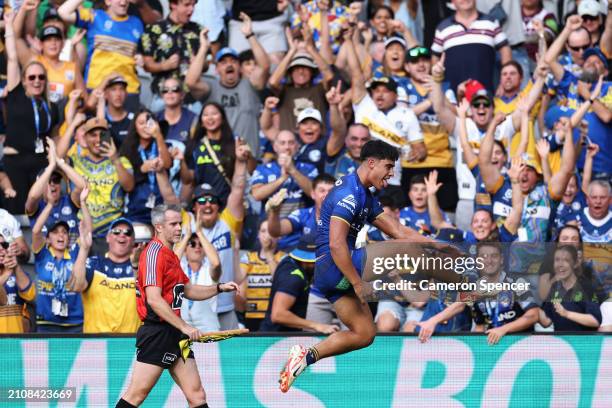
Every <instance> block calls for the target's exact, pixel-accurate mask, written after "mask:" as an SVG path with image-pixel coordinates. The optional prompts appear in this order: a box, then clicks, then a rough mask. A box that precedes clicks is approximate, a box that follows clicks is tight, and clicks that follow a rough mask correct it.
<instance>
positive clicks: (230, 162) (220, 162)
mask: <svg viewBox="0 0 612 408" xmlns="http://www.w3.org/2000/svg"><path fill="white" fill-rule="evenodd" d="M199 116H200V119H199V121H198V123H197V125H196V126H195V128H194V130H193V133H192V134H191V136H190V138H189V141H188V142H187V147H186V148H185V160H184V162H183V163H181V179H182V180H183V184H186V185H192V184H195V185H200V184H203V183H205V184H208V185H210V186H212V189H213V190H214V191H215V192H216V194H217V196H218V197H219V198H220V199H221V202H222V203H225V202H226V201H227V198H228V196H229V194H230V192H231V185H232V184H231V180H232V176H233V174H234V167H235V165H236V148H237V147H238V146H243V145H244V148H245V149H246V148H247V147H248V145H246V143H247V142H246V141H244V140H242V139H238V140H236V139H235V138H234V134H233V132H232V128H231V127H230V124H229V121H228V118H227V116H226V111H225V109H223V107H222V106H221V105H219V104H218V103H216V102H207V103H206V104H205V105H204V107H203V108H202V112H201V113H200V115H199ZM247 152H248V154H249V156H248V157H249V158H248V160H249V166H250V168H251V169H252V168H254V167H255V166H254V159H253V158H252V154H251V151H250V150H249V149H247Z"/></svg>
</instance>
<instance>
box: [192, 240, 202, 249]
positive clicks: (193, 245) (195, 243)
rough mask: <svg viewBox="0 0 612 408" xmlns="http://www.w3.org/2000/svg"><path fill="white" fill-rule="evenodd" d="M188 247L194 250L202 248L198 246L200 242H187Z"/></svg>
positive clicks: (200, 245)
mask: <svg viewBox="0 0 612 408" xmlns="http://www.w3.org/2000/svg"><path fill="white" fill-rule="evenodd" d="M189 247H190V248H195V247H200V248H202V244H200V241H189Z"/></svg>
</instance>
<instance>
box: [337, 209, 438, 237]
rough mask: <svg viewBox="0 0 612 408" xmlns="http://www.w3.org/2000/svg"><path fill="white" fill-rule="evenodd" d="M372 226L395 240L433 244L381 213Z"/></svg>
mask: <svg viewBox="0 0 612 408" xmlns="http://www.w3.org/2000/svg"><path fill="white" fill-rule="evenodd" d="M373 224H374V226H375V227H376V228H378V229H379V230H381V231H382V232H384V233H385V234H387V235H390V236H392V237H393V238H395V239H406V240H410V241H411V242H435V241H433V240H431V239H429V238H427V237H424V236H423V235H421V234H419V233H418V232H416V231H415V230H413V229H412V228H409V227H406V226H405V225H402V224H401V223H400V222H399V221H398V220H396V219H395V218H393V217H391V216H390V215H388V214H386V213H381V214H380V215H379V216H378V217H377V218H376V220H374V222H373ZM330 238H331V237H330Z"/></svg>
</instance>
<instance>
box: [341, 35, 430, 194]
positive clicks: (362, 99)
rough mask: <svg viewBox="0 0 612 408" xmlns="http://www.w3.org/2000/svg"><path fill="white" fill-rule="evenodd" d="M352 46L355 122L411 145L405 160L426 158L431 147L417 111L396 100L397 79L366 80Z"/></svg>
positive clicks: (396, 175) (374, 133) (378, 136)
mask: <svg viewBox="0 0 612 408" xmlns="http://www.w3.org/2000/svg"><path fill="white" fill-rule="evenodd" d="M349 38H350V37H349ZM348 50H349V51H348V60H349V67H350V72H351V83H352V84H353V86H352V96H351V99H352V102H353V110H354V111H355V122H357V123H362V124H364V125H365V126H367V127H368V129H369V130H370V134H371V135H372V137H374V138H376V139H381V140H383V141H385V142H387V143H389V144H391V145H392V146H395V147H399V146H410V149H408V151H409V153H408V154H403V157H402V159H403V160H406V161H423V160H425V158H426V157H427V150H426V148H425V143H424V142H423V135H422V133H421V129H420V127H419V123H418V120H417V118H416V116H415V114H414V112H413V111H412V110H411V109H408V108H406V107H404V106H401V105H398V104H397V103H396V102H397V83H396V82H395V81H394V80H393V79H392V78H389V77H386V76H381V77H376V76H375V77H373V78H372V80H371V81H369V82H368V83H367V84H366V83H365V79H364V78H363V74H362V72H361V69H360V68H359V66H358V64H357V58H356V55H355V48H354V46H353V43H352V42H349V45H348ZM368 91H369V93H368ZM404 150H406V149H404ZM404 150H403V151H404ZM398 166H399V164H398V163H396V171H394V177H393V178H392V179H390V180H389V184H391V185H393V186H399V185H400V179H401V177H400V176H399V175H400V174H401V172H399V171H398V170H399V168H398Z"/></svg>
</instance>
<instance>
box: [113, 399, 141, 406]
mask: <svg viewBox="0 0 612 408" xmlns="http://www.w3.org/2000/svg"><path fill="white" fill-rule="evenodd" d="M115 408H136V405H132V404H130V403H129V402H127V401H126V400H124V399H123V398H121V399H120V400H119V401H117V405H115Z"/></svg>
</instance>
